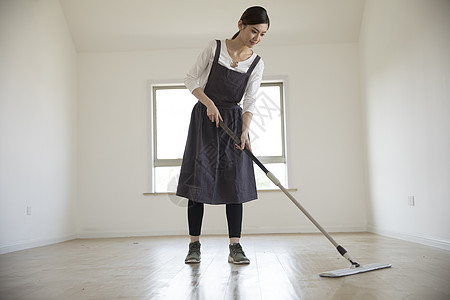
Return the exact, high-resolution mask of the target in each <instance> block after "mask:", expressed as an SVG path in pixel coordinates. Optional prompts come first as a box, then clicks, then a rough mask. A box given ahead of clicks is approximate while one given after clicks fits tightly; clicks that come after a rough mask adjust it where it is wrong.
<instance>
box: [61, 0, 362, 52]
mask: <svg viewBox="0 0 450 300" xmlns="http://www.w3.org/2000/svg"><path fill="white" fill-rule="evenodd" d="M60 3H61V6H62V9H63V12H64V14H65V16H66V20H67V23H68V26H69V28H70V31H71V33H72V37H73V40H74V42H75V45H76V48H77V51H79V52H114V51H146V50H157V49H179V48H199V47H203V46H204V45H206V43H207V42H208V41H209V40H210V39H214V38H220V39H222V38H229V37H231V36H232V35H233V34H234V33H235V32H236V31H237V22H238V20H239V18H240V16H241V14H242V12H243V11H244V10H245V9H246V8H247V7H250V6H253V5H261V6H264V7H265V8H266V9H267V11H268V13H269V17H270V20H271V27H270V29H269V32H268V34H267V35H266V37H265V40H264V45H277V46H280V45H297V44H318V43H348V42H350V43H351V42H357V41H358V39H359V30H360V25H361V19H362V14H363V9H364V1H363V0H297V1H295V0H275V1H267V0H266V1H259V2H256V1H242V0H241V1H239V0H228V1H217V0H165V1H163V0H161V1H155V0H60Z"/></svg>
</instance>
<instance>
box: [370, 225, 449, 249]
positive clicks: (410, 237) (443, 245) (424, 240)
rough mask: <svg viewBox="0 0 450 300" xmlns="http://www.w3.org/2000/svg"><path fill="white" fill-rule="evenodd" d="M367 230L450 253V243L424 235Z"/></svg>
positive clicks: (373, 227) (376, 229)
mask: <svg viewBox="0 0 450 300" xmlns="http://www.w3.org/2000/svg"><path fill="white" fill-rule="evenodd" d="M367 230H368V231H369V232H372V233H375V234H379V235H383V236H387V237H391V238H395V239H399V240H404V241H408V242H413V243H418V244H422V245H426V246H431V247H435V248H439V249H443V250H447V251H450V241H444V240H439V239H434V238H430V237H427V236H422V235H416V234H410V233H404V232H396V231H390V230H385V229H381V228H377V227H375V226H368V228H367Z"/></svg>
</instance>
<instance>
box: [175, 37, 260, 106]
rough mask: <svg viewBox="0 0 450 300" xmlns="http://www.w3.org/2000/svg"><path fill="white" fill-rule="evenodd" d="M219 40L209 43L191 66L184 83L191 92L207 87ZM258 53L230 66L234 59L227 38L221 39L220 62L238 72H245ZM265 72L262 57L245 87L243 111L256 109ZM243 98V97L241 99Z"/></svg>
mask: <svg viewBox="0 0 450 300" xmlns="http://www.w3.org/2000/svg"><path fill="white" fill-rule="evenodd" d="M216 47H217V42H216V41H215V40H213V41H211V42H209V43H208V45H207V46H206V48H205V49H204V50H203V52H202V53H200V55H199V56H198V57H197V61H196V63H195V64H194V65H193V66H192V67H191V69H190V70H189V72H188V73H187V75H186V78H185V79H184V84H185V85H186V88H187V89H188V90H190V91H191V93H192V92H193V91H194V90H195V89H196V88H201V89H202V90H204V89H205V86H206V82H207V81H208V76H209V73H210V71H211V67H212V63H213V61H214V55H215V52H216ZM256 56H257V55H256V53H255V52H253V54H252V56H250V57H249V58H248V59H247V60H244V61H240V62H239V64H238V66H237V67H236V68H232V67H231V66H230V64H231V62H232V59H231V57H230V54H229V53H228V50H227V45H226V43H225V40H222V41H221V49H220V56H219V64H221V65H222V66H224V67H226V68H228V69H230V70H234V71H237V72H241V73H245V72H247V70H248V69H249V68H250V66H251V64H252V63H253V60H254V59H255V58H256ZM263 72H264V62H263V60H262V59H260V60H259V62H258V64H257V65H256V67H255V68H254V69H253V72H252V74H250V78H249V80H248V83H247V87H246V88H245V92H244V96H243V99H244V100H243V101H242V106H243V107H242V113H245V112H250V113H253V111H254V109H255V101H256V93H257V92H258V89H259V86H260V85H261V80H262V76H263ZM241 100H242V99H241Z"/></svg>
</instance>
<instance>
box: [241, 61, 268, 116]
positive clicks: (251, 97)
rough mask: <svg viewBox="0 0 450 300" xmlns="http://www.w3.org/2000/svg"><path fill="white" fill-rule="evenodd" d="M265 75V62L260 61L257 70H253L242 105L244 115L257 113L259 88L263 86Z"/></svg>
mask: <svg viewBox="0 0 450 300" xmlns="http://www.w3.org/2000/svg"><path fill="white" fill-rule="evenodd" d="M263 73H264V62H263V60H262V59H260V61H259V62H258V64H257V65H256V67H255V69H254V70H253V72H252V74H251V75H250V78H249V80H248V83H247V88H246V91H245V94H244V100H243V103H242V113H243V114H244V113H246V112H250V113H252V114H253V112H254V111H255V103H256V96H257V93H258V90H259V87H260V86H261V80H262V77H263Z"/></svg>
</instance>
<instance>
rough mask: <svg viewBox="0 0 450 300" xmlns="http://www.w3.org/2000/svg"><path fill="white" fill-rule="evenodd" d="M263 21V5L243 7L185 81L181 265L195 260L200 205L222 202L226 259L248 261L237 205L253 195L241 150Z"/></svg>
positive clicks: (249, 166) (258, 69) (259, 64)
mask: <svg viewBox="0 0 450 300" xmlns="http://www.w3.org/2000/svg"><path fill="white" fill-rule="evenodd" d="M269 25H270V22H269V17H268V15H267V11H266V10H265V9H264V8H262V7H259V6H254V7H250V8H248V9H247V10H246V11H245V12H244V13H243V14H242V16H241V18H240V20H239V22H238V29H239V31H238V32H237V33H236V34H235V35H234V36H233V38H232V39H231V40H228V39H227V40H222V41H211V42H210V43H209V44H208V46H207V47H206V48H205V49H204V50H203V52H202V53H201V54H200V55H199V57H198V58H197V62H196V63H195V64H194V66H193V67H192V68H191V69H190V70H189V73H188V74H187V77H186V79H185V85H186V87H187V88H188V89H189V90H190V91H191V92H192V94H193V95H194V96H195V97H196V98H197V99H198V101H199V102H197V104H196V105H195V106H194V108H193V110H192V115H191V122H190V125H189V132H188V138H187V142H186V148H185V152H184V156H183V162H182V165H181V173H180V179H179V182H178V188H177V195H178V196H181V197H185V198H187V199H189V203H188V225H189V235H190V238H191V242H190V244H189V252H188V255H187V256H186V259H185V262H186V263H199V262H200V233H201V226H202V219H203V211H204V204H205V203H206V204H225V205H226V215H227V222H228V235H229V238H230V245H229V249H230V255H229V257H228V261H229V262H232V263H235V264H248V263H250V260H249V259H248V258H247V257H246V256H245V253H244V251H243V250H242V247H241V245H240V243H239V240H240V237H241V228H242V203H245V202H248V201H251V200H254V199H256V198H257V193H256V184H255V176H254V172H253V163H252V161H251V159H250V158H249V157H248V156H247V155H246V154H245V153H244V152H243V151H242V150H243V149H244V148H245V147H248V148H249V149H250V150H251V146H250V140H249V136H248V133H249V126H250V122H251V120H252V112H253V110H254V106H255V97H256V93H257V91H258V88H259V86H260V84H261V79H262V75H263V71H264V63H263V61H262V59H261V58H260V57H259V56H258V55H256V53H255V52H254V51H253V50H252V48H253V47H254V46H255V45H257V44H258V43H259V42H260V41H261V40H262V38H263V37H264V35H265V34H266V32H267V30H268V29H269ZM242 99H243V101H242V104H243V105H242V106H243V107H242V108H241V107H240V106H239V103H240V102H241V100H242ZM222 121H223V122H224V124H226V125H227V126H228V127H229V128H230V129H231V130H233V132H235V133H236V135H237V136H240V137H241V144H240V145H235V144H234V142H233V141H232V140H231V138H229V137H228V136H227V134H226V133H225V131H223V130H222V129H221V128H219V123H220V122H222ZM239 150H240V151H239Z"/></svg>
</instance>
